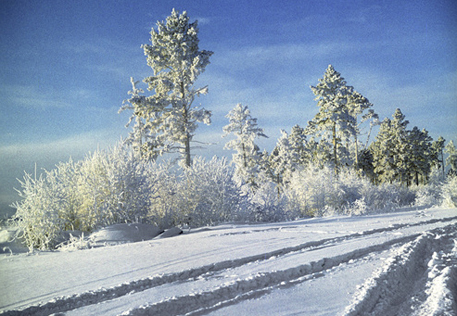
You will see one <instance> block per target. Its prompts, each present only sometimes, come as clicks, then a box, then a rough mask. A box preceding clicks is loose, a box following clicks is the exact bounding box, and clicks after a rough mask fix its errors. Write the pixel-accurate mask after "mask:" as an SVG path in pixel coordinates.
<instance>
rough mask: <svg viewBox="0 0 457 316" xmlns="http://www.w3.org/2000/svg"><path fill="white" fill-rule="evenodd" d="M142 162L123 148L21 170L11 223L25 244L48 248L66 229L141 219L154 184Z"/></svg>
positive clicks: (144, 216)
mask: <svg viewBox="0 0 457 316" xmlns="http://www.w3.org/2000/svg"><path fill="white" fill-rule="evenodd" d="M149 170H150V168H149V167H148V164H147V163H145V162H143V161H140V160H136V159H135V158H134V156H133V154H132V153H131V152H130V151H128V150H127V149H126V148H125V147H122V146H118V147H115V148H114V149H112V150H111V151H110V152H104V151H97V152H95V153H94V154H91V155H88V156H86V158H85V159H84V160H83V161H81V162H78V163H74V162H73V161H71V160H70V161H69V162H67V163H59V164H58V165H56V168H55V169H53V170H51V171H44V173H43V174H42V175H40V177H39V178H38V179H36V178H32V176H31V175H29V174H25V176H24V180H23V181H20V183H21V187H22V191H18V192H19V196H20V197H21V198H22V200H21V201H19V202H17V203H15V204H14V205H13V206H14V207H15V208H16V214H15V215H14V218H13V222H14V223H16V225H17V226H18V228H19V229H20V231H21V232H22V235H23V236H22V237H23V238H24V240H25V243H26V244H27V246H28V247H29V248H31V249H33V248H37V249H51V248H53V247H54V246H55V245H56V243H57V242H58V241H59V239H61V236H62V232H63V231H67V230H81V231H86V232H87V231H92V230H93V229H95V228H96V227H100V226H106V225H110V224H114V223H120V222H134V221H138V220H141V219H144V218H146V214H147V213H148V212H149V205H150V198H149V197H148V195H149V194H151V193H153V192H154V190H153V189H154V188H153V187H154V186H153V183H152V182H151V177H150V176H149Z"/></svg>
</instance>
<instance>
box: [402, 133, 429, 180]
mask: <svg viewBox="0 0 457 316" xmlns="http://www.w3.org/2000/svg"><path fill="white" fill-rule="evenodd" d="M431 142H432V138H431V137H430V136H429V135H428V131H427V130H425V129H423V130H422V131H421V130H419V129H418V128H417V126H414V128H413V129H412V130H411V131H408V133H407V151H408V154H407V156H408V170H409V172H410V173H411V175H412V177H413V178H414V181H415V182H416V185H419V175H421V178H422V182H423V184H425V183H426V180H427V177H428V175H429V173H430V171H431V156H432V143H431Z"/></svg>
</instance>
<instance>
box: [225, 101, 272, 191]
mask: <svg viewBox="0 0 457 316" xmlns="http://www.w3.org/2000/svg"><path fill="white" fill-rule="evenodd" d="M226 117H227V118H228V119H229V124H228V125H226V126H224V127H223V131H224V135H223V137H225V136H227V135H229V134H234V135H235V136H236V139H233V140H231V141H229V142H227V144H225V147H224V149H233V150H235V151H236V153H235V154H233V162H234V164H235V178H236V179H237V182H238V183H239V184H240V185H241V184H248V185H249V186H250V187H252V188H255V187H256V186H257V179H256V178H257V175H258V173H259V168H260V167H259V159H260V151H259V147H258V146H257V145H256V144H255V142H254V141H255V139H256V138H258V137H267V136H266V135H265V134H264V133H263V129H262V128H260V127H258V126H257V119H256V118H253V117H252V116H251V112H250V111H249V109H248V107H247V106H242V105H241V104H237V105H236V106H235V108H234V109H233V110H231V111H230V112H229V114H227V116H226Z"/></svg>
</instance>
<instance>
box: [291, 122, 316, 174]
mask: <svg viewBox="0 0 457 316" xmlns="http://www.w3.org/2000/svg"><path fill="white" fill-rule="evenodd" d="M288 140H289V144H290V148H291V150H292V151H293V153H294V156H295V157H296V161H294V162H293V163H294V164H297V165H301V166H305V165H306V164H308V163H309V162H310V160H311V154H310V150H309V149H308V148H307V141H306V134H305V130H304V129H303V128H302V127H300V126H299V125H295V126H293V127H292V130H291V132H290V134H289V136H288Z"/></svg>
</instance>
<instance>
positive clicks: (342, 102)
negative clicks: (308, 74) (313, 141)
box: [306, 65, 357, 172]
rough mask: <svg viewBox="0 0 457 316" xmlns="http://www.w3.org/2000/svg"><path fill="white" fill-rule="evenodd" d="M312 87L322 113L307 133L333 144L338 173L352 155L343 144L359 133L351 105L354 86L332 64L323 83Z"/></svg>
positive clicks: (313, 120) (333, 157)
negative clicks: (341, 165)
mask: <svg viewBox="0 0 457 316" xmlns="http://www.w3.org/2000/svg"><path fill="white" fill-rule="evenodd" d="M311 90H312V91H313V93H314V95H315V96H316V97H315V99H314V100H316V101H318V102H317V106H318V107H319V112H318V113H317V114H316V115H315V116H314V118H313V119H312V120H311V121H309V122H308V126H307V128H306V133H307V134H313V135H316V136H320V137H321V141H326V142H330V143H331V144H332V146H333V156H332V161H333V163H334V165H335V171H336V172H338V168H339V165H340V163H341V162H342V161H343V160H344V159H345V158H346V159H348V158H349V155H348V149H347V147H346V146H343V145H342V144H343V143H346V144H347V143H348V142H349V138H350V137H351V136H352V135H355V133H356V127H355V126H356V125H357V124H356V121H355V119H354V117H353V116H352V115H351V109H350V108H349V107H348V97H349V96H350V95H351V94H352V93H353V88H352V87H350V86H347V85H346V81H345V80H344V78H343V77H342V76H341V74H340V73H339V72H337V71H336V70H335V69H334V68H333V66H332V65H329V66H328V68H327V70H326V71H325V74H324V77H323V78H322V79H319V84H318V85H317V86H315V87H314V86H311Z"/></svg>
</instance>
